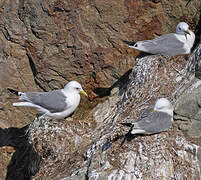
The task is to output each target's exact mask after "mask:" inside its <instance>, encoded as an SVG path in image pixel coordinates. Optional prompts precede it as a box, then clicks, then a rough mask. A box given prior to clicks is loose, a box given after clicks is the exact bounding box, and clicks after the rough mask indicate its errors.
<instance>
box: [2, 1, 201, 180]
mask: <svg viewBox="0 0 201 180" xmlns="http://www.w3.org/2000/svg"><path fill="white" fill-rule="evenodd" d="M186 3H187V2H186V1H183V0H175V1H174V2H172V1H167V0H164V1H160V0H159V1H158V0H157V1H156V0H154V1H151V0H146V1H144V0H120V1H116V0H111V1H106V0H102V1H98V0H93V1H91V0H90V1H86V0H69V1H66V0H48V1H47V0H43V1H41V0H37V1H36V0H3V1H1V2H0V115H1V120H0V127H1V128H6V127H10V126H14V127H16V126H17V127H22V126H24V125H27V124H28V123H30V122H31V121H32V120H33V119H34V117H35V114H36V111H34V110H32V109H30V108H20V107H19V108H16V107H12V102H14V101H15V100H12V99H9V98H15V97H14V96H13V95H11V94H9V93H8V92H7V90H6V88H7V87H10V88H14V89H18V90H21V91H49V90H52V89H58V88H62V87H64V85H65V84H66V83H67V82H68V81H70V80H77V81H79V82H81V84H82V85H83V87H84V89H85V90H86V91H87V92H88V94H89V97H90V99H91V100H92V101H87V100H86V99H84V98H83V99H82V101H81V105H80V106H79V108H78V109H77V110H76V112H75V115H74V116H73V119H71V118H69V119H67V120H60V121H55V122H50V123H47V122H43V123H42V124H40V125H38V126H40V127H38V126H37V125H36V126H33V131H32V132H33V136H32V137H33V138H34V137H35V136H34V135H38V137H37V138H36V137H35V138H36V139H32V140H33V142H35V143H36V142H38V144H37V143H36V145H37V146H36V148H37V149H38V152H39V153H41V155H42V157H43V159H44V164H43V166H42V167H41V170H40V172H39V173H38V175H37V176H36V177H34V178H35V179H37V178H41V177H45V178H46V179H48V178H49V179H54V178H55V179H58V178H62V177H63V178H66V179H71V178H72V179H75V178H79V177H80V178H84V177H91V178H92V179H95V176H96V175H97V177H102V178H103V179H104V178H105V177H107V176H110V177H111V178H112V177H117V176H122V177H123V176H124V177H127V176H129V174H131V175H132V177H136V178H137V177H138V176H139V177H141V176H142V175H141V174H140V173H138V172H141V173H142V172H143V169H141V168H142V166H140V165H139V167H137V168H138V169H133V167H130V166H129V162H130V163H134V161H135V159H136V158H141V156H142V154H139V155H136V154H135V152H139V151H140V152H144V151H145V153H144V156H145V157H147V156H149V154H147V150H146V148H147V149H152V148H153V147H152V145H154V144H153V142H155V141H156V140H157V139H159V140H160V139H161V140H165V141H164V147H161V146H157V147H156V149H155V150H156V152H160V149H161V153H159V157H160V158H162V157H163V156H164V155H166V153H167V154H169V155H170V152H172V154H173V152H175V151H176V152H175V153H176V155H178V157H179V158H178V159H177V160H176V162H174V158H173V157H174V156H173V155H170V156H169V157H170V158H169V159H168V160H165V158H162V159H161V161H160V163H159V165H158V166H159V167H158V169H160V167H162V165H164V167H168V168H169V171H168V174H165V172H158V171H153V173H152V171H151V170H153V169H152V168H153V167H152V165H153V162H154V160H153V158H155V155H154V152H155V150H153V154H152V155H153V157H151V156H150V157H149V160H150V161H149V163H147V166H146V167H144V170H145V169H147V170H148V171H147V174H145V175H143V177H145V178H146V177H149V176H150V177H154V175H156V174H157V177H158V176H163V177H167V176H168V177H169V176H170V177H172V176H173V175H172V174H173V172H177V177H180V176H182V174H181V173H180V172H179V171H181V172H183V171H184V172H186V171H185V169H188V168H189V171H188V172H186V174H184V175H183V176H186V177H190V179H191V176H193V175H192V174H193V172H194V174H195V175H194V176H195V177H198V176H199V175H198V176H197V169H196V167H197V159H195V158H194V159H192V157H196V158H197V154H200V153H199V152H200V151H198V149H199V148H197V146H194V145H193V144H191V139H189V140H188V142H187V141H186V140H185V139H184V137H183V134H182V133H181V132H180V131H178V130H177V126H176V125H175V126H174V127H173V128H172V129H171V130H170V132H165V133H162V134H161V135H154V136H151V137H140V138H139V139H137V141H135V140H134V141H132V142H130V143H129V144H125V145H124V146H123V147H122V149H121V148H119V144H120V142H119V141H117V142H114V144H113V145H112V148H110V149H108V150H107V151H106V152H104V153H102V154H103V156H102V154H100V149H101V148H102V145H103V144H104V143H105V142H107V140H108V142H110V140H111V139H113V138H114V137H116V136H117V135H118V134H121V135H122V134H124V133H125V132H126V131H127V129H125V127H124V128H123V127H121V126H120V125H119V122H127V121H131V120H134V119H136V117H137V116H138V115H139V114H140V113H141V111H142V110H143V109H144V108H146V107H147V106H149V105H150V104H153V103H154V101H155V99H156V98H158V97H160V96H166V97H169V98H170V100H172V101H173V102H175V101H176V99H177V98H178V97H179V96H180V95H181V94H182V93H183V91H184V90H183V86H184V87H186V84H188V82H191V80H189V81H188V80H186V78H185V76H184V75H182V74H181V73H180V71H181V72H183V71H182V70H184V69H185V64H186V60H187V56H178V57H176V58H174V59H173V60H171V61H167V60H164V57H160V56H150V57H144V58H138V59H136V60H135V57H136V56H137V55H138V54H139V52H138V51H135V50H133V49H129V48H128V47H127V45H124V44H123V43H122V41H121V40H122V39H125V40H133V41H137V40H144V39H150V38H154V37H156V36H157V35H161V34H163V33H169V32H175V28H176V25H177V24H178V22H179V21H186V22H187V23H188V24H189V25H190V27H191V29H193V30H195V29H196V27H197V31H200V27H199V26H200V23H198V21H199V18H200V0H192V1H190V3H189V4H188V6H187V7H186ZM199 52H200V51H199ZM133 62H134V65H135V66H134V67H133ZM196 62H197V61H196ZM199 63H200V61H198V64H197V66H195V64H194V61H192V62H191V64H193V65H192V66H188V67H191V68H190V70H192V68H195V69H196V67H197V69H198V70H199ZM143 64H144V65H143ZM132 68H133V69H132ZM143 68H145V69H143ZM131 69H132V72H131ZM140 69H141V71H140ZM198 70H197V71H196V72H197V73H198V74H199V71H198ZM130 72H131V73H130ZM188 72H189V71H188ZM129 73H130V77H129V79H128V78H127V79H126V78H125V77H127V76H128V74H129ZM184 74H185V73H184ZM122 75H125V77H124V78H123V80H122ZM112 84H113V85H112ZM111 85H112V86H111ZM99 87H104V88H105V89H106V90H108V91H107V92H109V94H110V97H108V98H107V99H106V98H103V99H98V98H96V99H94V97H95V96H96V95H95V93H94V92H93V91H92V90H93V89H94V88H99ZM109 87H110V88H109ZM107 88H108V89H107ZM101 90H102V89H101ZM181 92H182V93H181ZM104 100H105V102H103V103H99V104H98V105H97V106H96V107H95V108H94V106H95V105H96V104H97V103H98V102H102V101H104ZM196 102H197V101H196ZM193 103H194V104H195V102H193ZM198 103H199V102H198ZM196 108H199V104H198V106H196ZM91 109H92V110H91ZM196 112H197V113H198V114H199V109H198V111H196ZM180 116H182V114H181V115H180ZM189 117H192V116H188V119H189ZM196 122H200V121H196ZM178 126H179V127H180V128H181V129H185V128H184V125H183V124H181V125H178ZM194 126H196V124H194V125H193V124H192V126H190V127H194ZM34 127H35V128H36V129H37V127H38V129H40V128H41V131H35V130H34ZM45 129H46V131H45ZM50 134H51V136H50ZM169 134H170V135H169ZM53 135H54V136H53ZM187 135H188V136H191V133H190V131H188V133H187ZM169 136H172V137H171V138H172V139H175V141H174V142H171V141H170V140H167V139H168V137H169ZM196 137H197V136H196ZM166 140H167V141H166ZM141 141H142V142H141ZM138 142H139V143H138ZM140 142H141V144H140ZM158 142H159V141H158ZM178 142H181V143H179V144H178ZM195 142H196V143H197V145H199V142H198V140H197V139H196V138H194V139H193V140H192V143H195ZM35 143H34V144H35ZM49 143H50V144H49ZM51 143H53V144H51ZM156 143H157V142H156ZM171 143H174V144H173V145H175V149H173V148H171V147H172V144H171ZM59 145H60V147H59ZM188 145H189V146H188ZM108 146H109V145H108ZM144 147H146V148H145V149H144ZM166 147H167V150H166V149H165V148H166ZM186 147H189V148H186ZM157 148H158V149H157ZM177 148H178V149H177ZM185 149H190V150H189V151H187V154H185V152H186V150H185ZM0 152H2V153H1V155H0V159H1V160H2V161H3V162H4V163H2V164H0V178H1V177H5V173H6V171H5V169H6V168H5V164H6V163H5V162H8V159H9V158H10V153H11V152H12V151H8V153H6V152H5V150H3V151H0ZM86 152H88V155H86V154H87V153H86ZM189 152H190V154H189ZM191 152H193V153H191ZM84 154H85V155H84ZM83 156H84V157H85V158H83ZM131 156H132V157H133V158H134V159H133V160H132V158H130V157H131ZM108 157H109V158H108ZM118 157H123V159H119V158H118ZM186 157H188V158H187V159H188V163H189V164H188V165H187V164H186V162H184V161H182V158H183V159H185V158H186ZM84 159H85V160H86V161H84ZM127 159H129V161H128V160H127ZM198 159H199V158H198ZM191 160H192V161H191ZM59 162H60V163H61V162H63V164H62V163H61V164H59ZM164 162H166V163H164ZM180 162H181V166H179V167H181V169H175V168H173V167H174V166H175V164H177V163H178V164H180ZM199 162H200V161H199ZM144 163H145V161H144ZM66 167H68V168H66ZM95 167H97V168H95ZM125 167H126V170H125V171H124V168H125ZM95 169H96V170H95ZM103 170H104V171H103ZM134 171H135V172H134ZM93 172H94V174H93ZM133 172H134V173H133ZM71 175H72V176H71ZM70 176H71V177H70ZM174 177H175V178H177V177H176V175H175V176H174Z"/></svg>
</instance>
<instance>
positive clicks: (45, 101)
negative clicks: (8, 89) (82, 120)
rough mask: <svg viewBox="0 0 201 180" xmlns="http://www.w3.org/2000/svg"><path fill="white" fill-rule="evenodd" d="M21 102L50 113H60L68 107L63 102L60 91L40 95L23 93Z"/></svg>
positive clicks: (37, 93)
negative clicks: (34, 105)
mask: <svg viewBox="0 0 201 180" xmlns="http://www.w3.org/2000/svg"><path fill="white" fill-rule="evenodd" d="M23 100H26V101H29V102H31V103H33V104H36V105H39V106H41V107H43V108H45V109H48V110H49V111H50V112H51V113H56V112H61V111H63V110H65V109H66V108H67V106H68V105H67V103H66V102H65V100H66V96H64V94H63V93H62V92H61V90H55V91H50V92H42V93H40V92H27V93H25V95H24V97H23Z"/></svg>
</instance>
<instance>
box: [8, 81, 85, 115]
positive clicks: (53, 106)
mask: <svg viewBox="0 0 201 180" xmlns="http://www.w3.org/2000/svg"><path fill="white" fill-rule="evenodd" d="M8 90H9V91H10V92H11V93H13V94H16V95H18V96H19V99H20V100H23V102H16V103H13V106H27V107H34V108H36V109H37V110H38V111H40V112H42V113H44V114H45V115H47V116H48V117H51V118H54V119H62V118H65V117H68V116H69V115H71V114H72V113H73V112H74V111H75V109H76V108H77V107H78V105H79V103H80V94H82V95H85V96H87V93H86V92H85V91H84V90H83V89H82V86H81V85H80V83H78V82H77V81H70V82H69V83H68V84H67V85H66V86H65V87H64V89H59V90H53V91H49V92H19V91H17V90H13V89H10V88H8Z"/></svg>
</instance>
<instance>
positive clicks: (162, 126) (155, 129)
mask: <svg viewBox="0 0 201 180" xmlns="http://www.w3.org/2000/svg"><path fill="white" fill-rule="evenodd" d="M172 123H173V106H172V104H171V103H170V101H169V100H168V99H167V98H160V99H158V100H157V101H156V103H155V105H154V106H153V107H149V108H147V109H146V110H145V111H144V112H143V113H142V114H141V115H140V116H139V117H138V119H137V120H136V122H134V123H121V124H122V125H124V126H129V127H131V129H130V131H129V134H131V135H135V134H156V133H160V132H162V131H166V130H168V129H169V128H170V127H171V125H172Z"/></svg>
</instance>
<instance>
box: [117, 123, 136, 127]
mask: <svg viewBox="0 0 201 180" xmlns="http://www.w3.org/2000/svg"><path fill="white" fill-rule="evenodd" d="M120 124H121V125H123V126H127V127H133V124H132V123H120Z"/></svg>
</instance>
